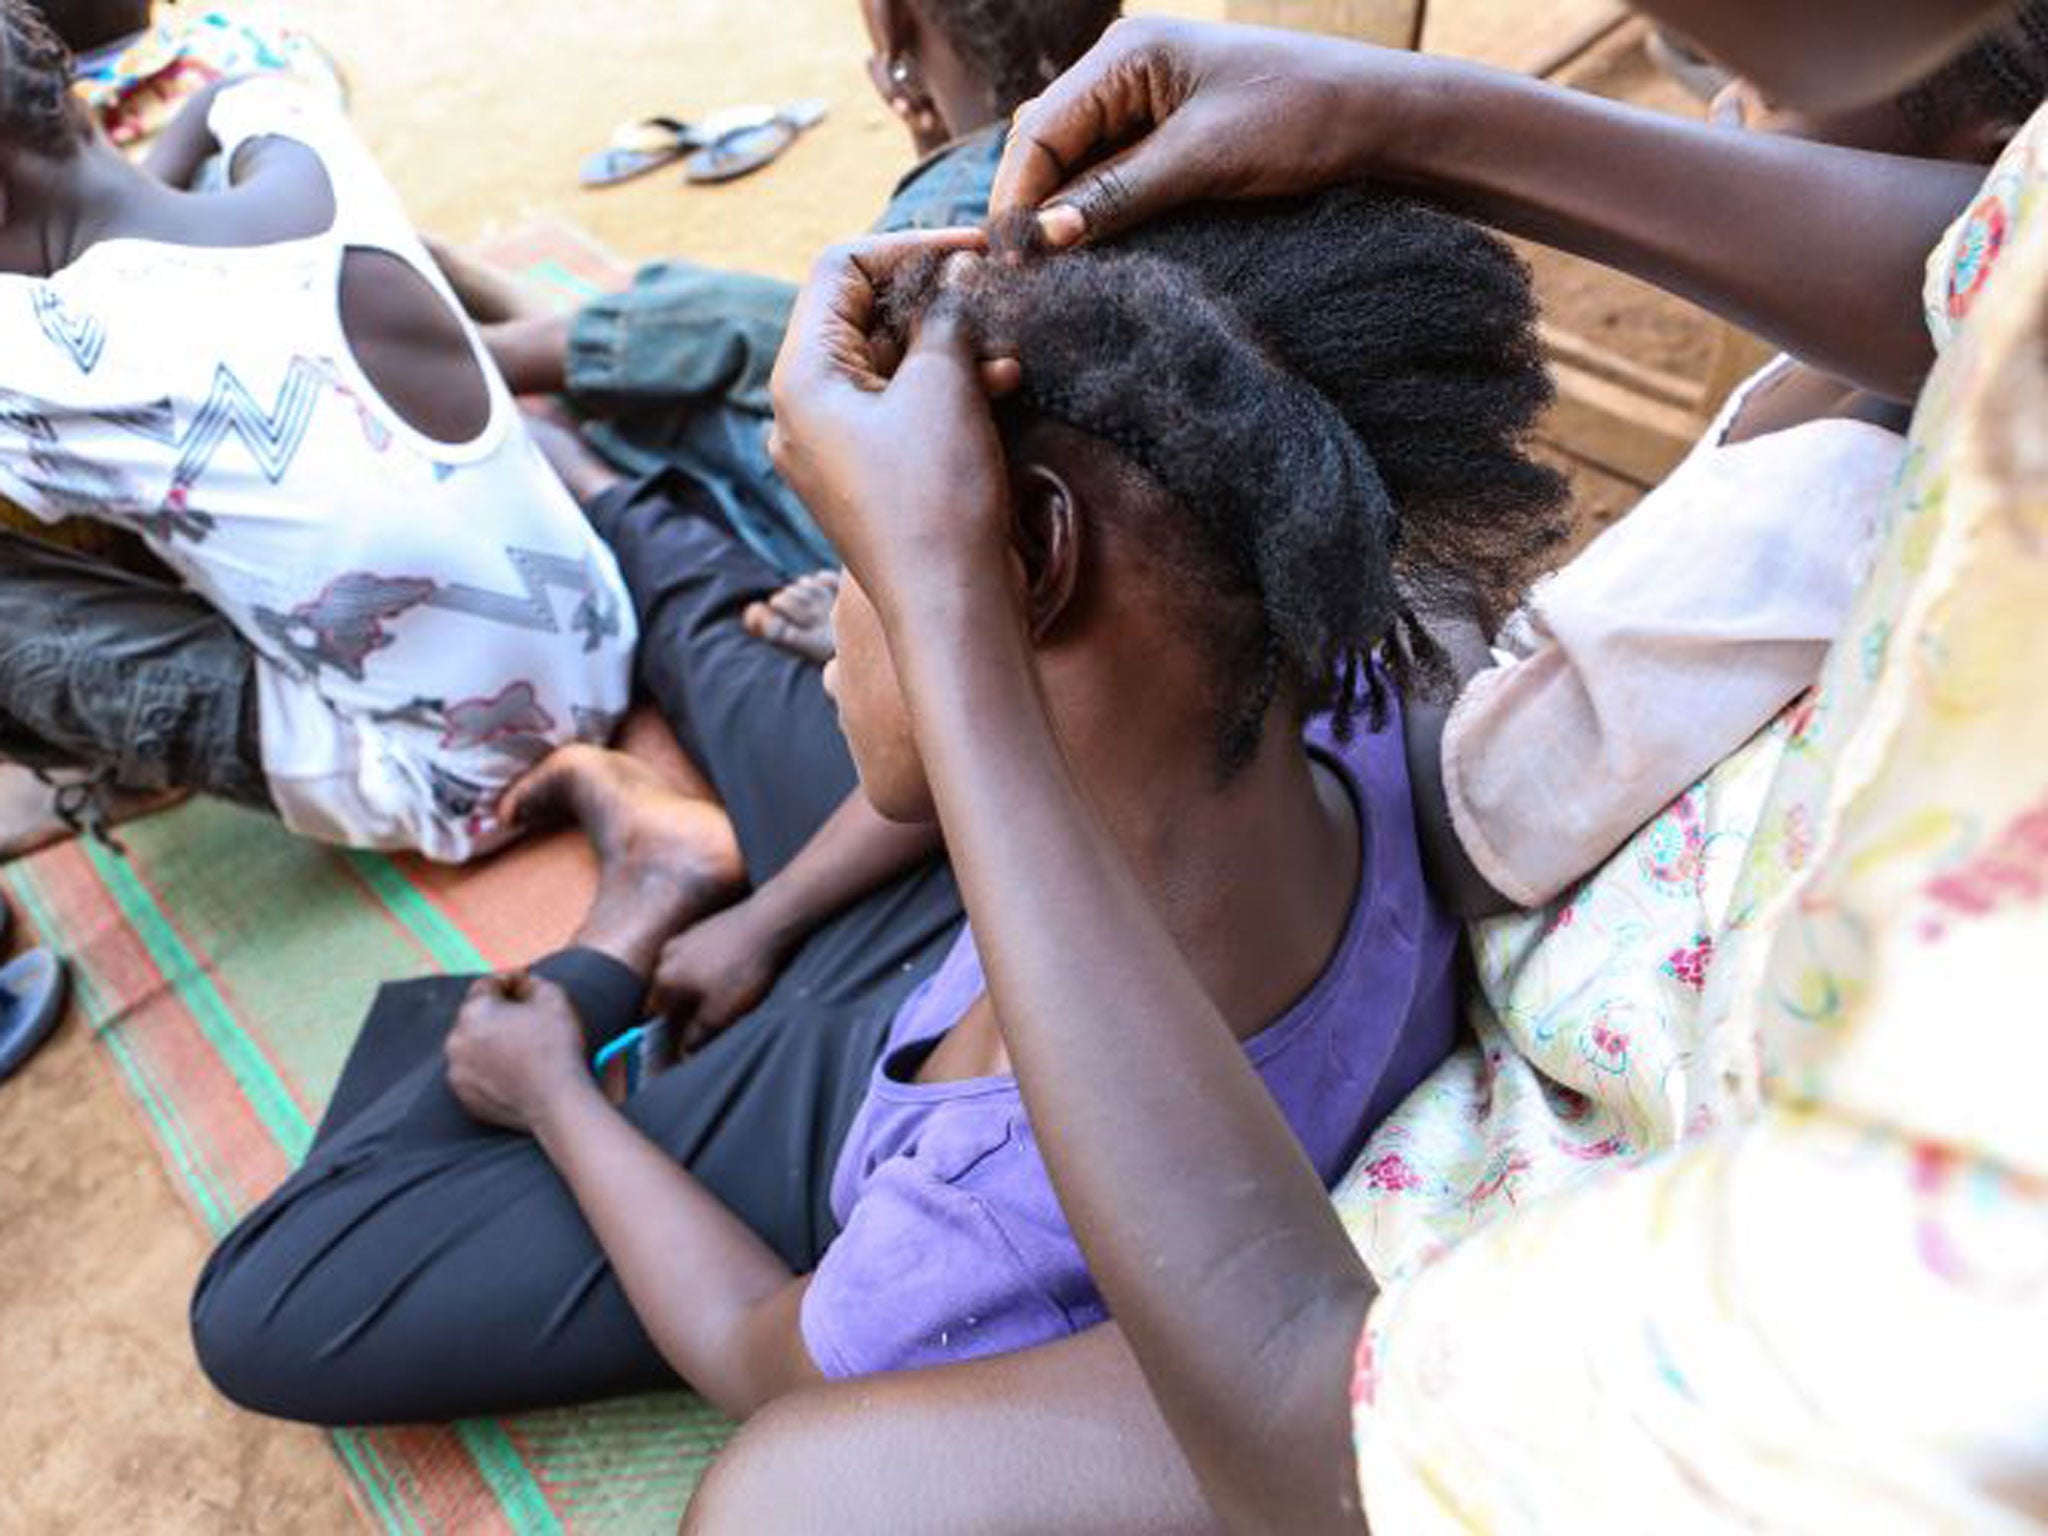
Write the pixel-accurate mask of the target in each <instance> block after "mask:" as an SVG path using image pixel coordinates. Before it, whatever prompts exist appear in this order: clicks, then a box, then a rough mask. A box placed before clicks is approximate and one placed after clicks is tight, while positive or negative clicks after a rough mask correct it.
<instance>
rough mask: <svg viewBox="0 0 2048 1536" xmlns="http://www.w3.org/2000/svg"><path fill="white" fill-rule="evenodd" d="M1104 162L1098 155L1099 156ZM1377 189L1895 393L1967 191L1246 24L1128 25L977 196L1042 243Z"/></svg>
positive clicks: (1918, 173)
mask: <svg viewBox="0 0 2048 1536" xmlns="http://www.w3.org/2000/svg"><path fill="white" fill-rule="evenodd" d="M1105 156H1106V158H1105ZM1361 179H1364V180H1374V181H1379V182H1382V183H1386V184H1391V185H1396V186H1402V187H1406V188H1409V189H1412V190H1414V191H1415V192H1417V193H1418V194H1421V195H1426V196H1428V197H1430V198H1431V199H1433V200H1436V201H1439V202H1442V203H1444V204H1446V205H1448V206H1451V207H1455V208H1458V209H1460V210H1461V211H1463V212H1466V213H1468V214H1471V215H1472V216H1474V217H1476V218H1480V219H1483V220H1485V221H1487V222H1488V223H1492V224H1494V225H1497V226H1498V227H1500V228H1502V229H1505V230H1508V231H1510V232H1513V233H1516V234H1521V235H1526V236H1528V237H1530V238H1532V239H1536V240H1540V241H1542V242H1544V243H1546V244H1549V245H1553V246H1555V247H1557V248H1558V249H1560V250H1565V251H1569V252H1572V253H1573V254H1575V255H1579V256H1584V257H1587V258H1589V259H1591V260H1594V261H1598V262H1600V263H1602V264H1604V265H1607V266H1610V267H1614V268H1617V269H1618V270H1621V271H1624V272H1629V273H1632V274H1634V275H1636V276H1638V277H1640V278H1643V279H1645V280H1646V281H1649V282H1652V283H1655V284H1657V285H1658V286H1660V287H1662V288H1665V289H1667V290H1668V291H1670V292H1673V293H1676V294H1679V295H1681V296H1683V297H1685V298H1687V299H1690V300H1692V301H1694V302H1695V303H1698V304H1700V305H1702V306H1704V307H1705V308H1707V309H1710V310H1712V311H1714V312H1715V313H1717V314H1719V315H1722V316H1724V317H1726V318H1727V319H1730V320H1733V321H1735V322H1736V323H1738V324H1740V325H1744V326H1747V327H1749V328H1750V329H1752V330H1755V331H1757V332H1758V333H1759V334H1761V335H1764V336H1766V337H1768V338H1770V339H1771V340H1772V341H1774V342H1775V343H1777V344H1778V345H1779V346H1781V347H1783V348H1785V349H1786V350H1788V351H1790V352H1793V353H1795V354H1797V355H1798V356H1800V357H1803V358H1805V359H1806V360H1807V361H1809V362H1811V363H1813V364H1814V365H1816V366H1817V367H1820V368H1822V369H1824V370H1826V371H1827V372H1829V373H1833V374H1836V375H1838V376H1840V377H1842V378H1845V379H1849V380H1852V381H1854V382H1856V383H1858V384H1860V385H1862V386H1864V387H1866V388H1870V389H1873V390H1875V391H1877V392H1879V393H1881V394H1885V395H1888V396H1890V397H1892V398H1896V399H1910V398H1911V397H1912V396H1913V394H1914V393H1916V392H1917V390H1918V388H1919V384H1920V381H1921V379H1922V378H1923V377H1924V376H1925V374H1926V371H1927V368H1928V366H1929V364H1930V363H1931V361H1932V356H1933V353H1932V348H1931V345H1930V343H1929V341H1928V339H1927V336H1926V333H1925V327H1924V325H1923V324H1922V321H1921V318H1920V305H1919V294H1920V286H1921V276H1922V265H1923V263H1924V261H1925V259H1926V255H1927V252H1928V251H1929V250H1931V249H1932V248H1933V247H1934V245H1935V243H1936V241H1937V240H1938V239H1939V238H1940V236H1941V234H1942V232H1943V230H1944V229H1945V228H1946V227H1947V225H1948V224H1949V222H1950V221H1951V220H1952V219H1953V218H1954V217H1955V216H1956V214H1957V213H1959V212H1960V211H1961V210H1962V208H1963V207H1964V206H1965V205H1966V204H1967V203H1968V201H1969V199H1970V197H1971V195H1972V193H1973V192H1974V191H1975V189H1976V188H1977V187H1978V186H1979V185H1980V183H1981V181H1982V172H1981V171H1979V170H1976V169H1974V168H1972V167H1969V166H1960V165H1949V164H1944V163H1939V162H1934V161H1920V160H1904V159H1898V158H1895V157H1891V156H1885V155H1875V154H1867V153H1863V152H1860V151H1856V150H1847V149H1836V148H1830V147H1826V146H1822V145H1814V144H1802V143H1797V142H1793V141H1790V140H1782V139H1773V138H1769V137H1766V136H1762V135H1756V134H1745V133H1740V132H1735V131H1731V130H1727V129H1722V128H1712V127H1707V126H1704V125H1701V124H1697V123H1690V122H1686V121H1682V120H1680V119H1678V118H1674V117H1670V116H1666V115H1663V114H1660V113H1656V112H1650V111H1645V110H1643V109H1640V108H1636V107H1629V106H1624V105H1620V104H1618V103H1615V102H1610V101H1604V100H1601V99H1600V98H1598V97H1594V96H1590V95H1586V94H1582V93H1580V92H1576V91H1569V90H1565V89H1562V88H1560V87H1556V86H1552V85H1548V84H1545V83H1543V82H1540V81H1535V80H1530V79H1528V78H1526V77H1524V76H1520V75H1516V74H1511V73H1508V72H1506V71H1503V70H1498V69H1491V68H1487V67H1485V66H1483V65H1477V64H1468V63H1463V62H1459V61H1456V60H1450V59H1442V58H1434V57H1430V56H1428V55H1422V54H1410V53H1402V52H1398V51H1392V50H1387V49H1380V48H1373V47H1369V46H1367V45H1365V44H1362V43H1353V42H1346V41H1341V40H1338V39H1333V38H1319V37H1312V36H1308V35H1305V34H1301V33H1293V32H1282V31H1274V30H1268V29H1263V28H1256V27H1224V26H1211V25H1203V24H1199V23H1194V22H1176V21H1167V20H1161V19H1146V20H1142V21H1125V22H1121V23H1119V24H1118V25H1117V26H1115V27H1113V28H1112V29H1111V30H1110V32H1109V33H1108V34H1107V35H1106V36H1105V37H1104V38H1103V40H1102V41H1101V42H1100V43H1098V44H1097V45H1096V47H1095V48H1094V49H1093V50H1092V51H1091V52H1090V53H1089V54H1088V55H1087V56H1086V57H1084V58H1083V59H1082V60H1081V61H1080V62H1079V63H1078V64H1076V65H1075V66H1074V68H1073V69H1072V70H1070V71H1069V72H1068V73H1067V74H1066V75H1065V76H1063V77H1062V78H1061V79H1060V80H1058V81H1057V82H1055V83H1054V84H1053V85H1052V86H1050V87H1049V88H1048V89H1047V90H1046V92H1045V94H1044V95H1043V96H1041V97H1040V98H1039V99H1038V100H1037V101H1036V102H1035V103H1033V104H1031V105H1030V106H1028V107H1027V108H1025V109H1024V110H1022V111H1021V112H1020V113H1019V114H1018V120H1017V126H1016V129H1015V131H1014V132H1013V134H1012V136H1011V139H1010V147H1009V150H1008V152H1007V154H1006V155H1005V158H1004V162H1003V167H1002V170H1001V172H1000V174H999V175H998V177H997V181H996V187H995V194H994V200H993V206H994V209H995V211H996V213H997V214H998V215H1001V214H1002V213H1005V212H1010V211H1015V210H1019V209H1031V208H1038V207H1040V206H1041V205H1044V204H1047V203H1053V204H1055V205H1057V206H1058V207H1059V209H1060V211H1059V212H1058V213H1056V214H1053V215H1051V216H1049V218H1048V229H1049V230H1050V231H1051V232H1052V233H1053V234H1054V235H1055V238H1058V239H1077V238H1080V237H1081V236H1082V235H1084V234H1086V235H1090V236H1095V237H1100V236H1104V235H1107V234H1112V233H1115V232H1116V231H1119V230H1122V229H1126V228H1129V227H1130V226H1131V225H1133V224H1137V223H1141V222H1143V221H1144V220H1146V219H1149V218H1153V217H1156V216H1157V215H1159V214H1160V213H1163V212H1165V211H1166V210H1168V209H1170V208H1173V207H1175V206H1178V205H1180V204H1182V203H1186V202H1192V201H1197V200H1200V199H1204V198H1216V197H1226V198H1228V197H1264V196H1276V195H1284V194H1291V193H1299V192H1308V191H1314V190H1317V189H1320V188H1323V187H1327V186H1331V185H1335V184H1337V183H1340V182H1347V181H1355V180H1361Z"/></svg>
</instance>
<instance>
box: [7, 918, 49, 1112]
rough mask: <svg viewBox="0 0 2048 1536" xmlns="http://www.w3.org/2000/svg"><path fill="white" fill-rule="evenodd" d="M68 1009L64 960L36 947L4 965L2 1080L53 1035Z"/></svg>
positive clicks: (10, 1075) (19, 1066)
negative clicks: (65, 1002) (58, 1021)
mask: <svg viewBox="0 0 2048 1536" xmlns="http://www.w3.org/2000/svg"><path fill="white" fill-rule="evenodd" d="M63 1011H64V963H63V962H62V961H61V960H59V959H58V958H57V957H56V956H55V955H54V954H52V953H51V952H50V951H49V950H47V949H32V950H30V951H29V952H28V953H27V954H25V955H22V956H20V957H19V958H18V959H15V960H11V961H9V962H8V963H7V964H6V965H4V966H0V1082H5V1081H6V1080H7V1079H8V1078H10V1077H12V1076H13V1075H14V1073H15V1072H16V1071H17V1070H18V1069H20V1068H21V1067H22V1066H23V1065H24V1064H25V1063H26V1062H27V1061H28V1059H29V1057H31V1056H33V1055H35V1053H36V1050H37V1048H38V1047H39V1046H41V1045H42V1043H43V1042H44V1041H45V1040H47V1039H49V1038H50V1031H51V1030H53V1029H55V1028H56V1027H57V1020H58V1019H59V1018H60V1017H61V1016H62V1014H63Z"/></svg>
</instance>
